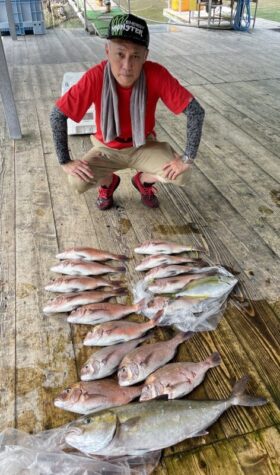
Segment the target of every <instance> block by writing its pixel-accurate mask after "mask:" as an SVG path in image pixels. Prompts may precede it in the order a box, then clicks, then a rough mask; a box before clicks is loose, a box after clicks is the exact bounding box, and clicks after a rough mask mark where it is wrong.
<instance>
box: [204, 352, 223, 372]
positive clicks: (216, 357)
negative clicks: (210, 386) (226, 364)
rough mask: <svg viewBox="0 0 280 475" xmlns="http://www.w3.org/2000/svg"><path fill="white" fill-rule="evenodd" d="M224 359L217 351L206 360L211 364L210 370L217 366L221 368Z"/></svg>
mask: <svg viewBox="0 0 280 475" xmlns="http://www.w3.org/2000/svg"><path fill="white" fill-rule="evenodd" d="M221 362H222V358H221V355H220V354H219V353H218V352H217V351H215V352H214V353H212V355H210V356H209V357H208V358H207V359H206V363H208V364H209V366H210V368H214V367H215V366H219V364H221Z"/></svg>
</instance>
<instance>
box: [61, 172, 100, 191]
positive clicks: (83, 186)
mask: <svg viewBox="0 0 280 475" xmlns="http://www.w3.org/2000/svg"><path fill="white" fill-rule="evenodd" d="M68 181H69V183H70V186H71V188H72V189H73V190H74V191H76V192H77V193H79V194H82V193H84V192H85V191H87V190H89V189H90V188H91V187H92V186H95V185H96V182H95V181H94V182H90V183H89V182H87V181H83V180H81V179H80V178H78V177H75V176H70V175H68Z"/></svg>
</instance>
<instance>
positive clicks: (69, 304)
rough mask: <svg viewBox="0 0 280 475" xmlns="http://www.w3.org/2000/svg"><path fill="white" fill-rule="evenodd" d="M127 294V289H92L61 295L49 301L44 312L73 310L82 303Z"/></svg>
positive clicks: (100, 300)
mask: <svg viewBox="0 0 280 475" xmlns="http://www.w3.org/2000/svg"><path fill="white" fill-rule="evenodd" d="M125 294H126V290H124V289H117V290H107V291H105V290H103V291H102V290H100V291H98V290H91V291H87V292H80V293H74V294H66V295H59V297H56V298H55V299H53V300H51V301H50V302H48V303H47V305H46V307H44V309H43V312H44V313H45V314H47V315H48V314H51V313H61V312H71V311H72V310H74V309H75V308H77V307H80V306H81V305H85V304H88V303H95V302H102V301H103V300H106V299H109V298H111V297H116V296H118V295H125Z"/></svg>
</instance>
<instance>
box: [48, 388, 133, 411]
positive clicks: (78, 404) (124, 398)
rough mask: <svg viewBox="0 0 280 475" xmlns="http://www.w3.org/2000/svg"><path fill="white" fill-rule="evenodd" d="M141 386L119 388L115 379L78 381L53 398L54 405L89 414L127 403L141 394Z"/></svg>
mask: <svg viewBox="0 0 280 475" xmlns="http://www.w3.org/2000/svg"><path fill="white" fill-rule="evenodd" d="M141 389H142V386H136V387H131V388H121V387H120V386H119V385H118V383H117V381H114V380H113V379H105V380H99V381H89V382H84V381H80V382H78V383H75V384H72V385H71V386H70V387H69V388H66V389H64V391H62V393H60V394H59V395H58V396H57V397H56V398H55V400H54V405H55V406H56V407H60V408H61V409H65V410H67V411H71V412H76V413H78V414H90V413H91V412H96V411H101V410H103V409H107V408H109V407H114V406H121V405H123V404H128V403H129V402H130V401H132V400H133V399H135V398H136V397H138V396H139V395H140V394H141Z"/></svg>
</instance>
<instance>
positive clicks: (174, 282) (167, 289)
mask: <svg viewBox="0 0 280 475" xmlns="http://www.w3.org/2000/svg"><path fill="white" fill-rule="evenodd" d="M209 275H215V272H212V273H211V272H209V273H207V274H186V275H179V276H178V277H167V278H165V279H158V280H156V281H155V282H153V283H152V284H150V285H149V286H148V290H149V291H150V292H152V293H154V294H173V293H176V292H179V290H182V289H184V288H185V286H186V285H187V284H188V283H189V282H192V281H193V280H199V279H202V278H203V277H207V276H209Z"/></svg>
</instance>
